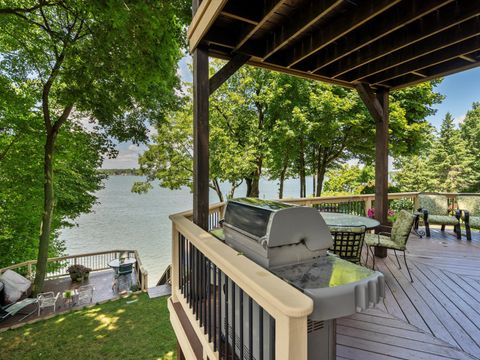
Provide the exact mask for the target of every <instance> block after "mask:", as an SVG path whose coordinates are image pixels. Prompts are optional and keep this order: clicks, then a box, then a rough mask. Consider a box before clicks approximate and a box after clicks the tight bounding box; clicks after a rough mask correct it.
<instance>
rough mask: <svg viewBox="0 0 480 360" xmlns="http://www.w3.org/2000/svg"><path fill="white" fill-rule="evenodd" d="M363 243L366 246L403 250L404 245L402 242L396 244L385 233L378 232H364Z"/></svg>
mask: <svg viewBox="0 0 480 360" xmlns="http://www.w3.org/2000/svg"><path fill="white" fill-rule="evenodd" d="M365 243H366V244H367V245H368V246H382V247H385V248H389V249H395V250H402V251H403V250H405V249H406V246H405V245H403V244H397V243H396V242H395V241H392V239H391V238H390V237H388V236H385V235H378V234H365Z"/></svg>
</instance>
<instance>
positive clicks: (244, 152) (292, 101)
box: [133, 61, 442, 199]
mask: <svg viewBox="0 0 480 360" xmlns="http://www.w3.org/2000/svg"><path fill="white" fill-rule="evenodd" d="M222 64H223V63H221V62H218V61H215V62H213V64H212V66H211V70H210V71H211V73H214V72H215V71H218V69H219V68H220V67H221V66H222ZM437 83H438V82H430V83H426V84H421V85H418V86H415V87H412V88H408V89H404V90H401V91H399V92H395V93H392V95H391V99H390V100H391V101H390V111H391V113H390V115H391V119H390V123H391V134H390V147H391V148H390V150H391V151H390V152H391V154H392V155H394V156H397V155H401V154H411V153H415V152H418V151H419V149H422V148H423V146H424V143H425V138H426V135H428V133H429V132H430V131H431V126H430V125H429V123H428V122H427V121H426V120H425V117H426V116H428V115H430V114H433V113H434V112H435V110H434V109H433V105H434V104H436V103H438V102H440V101H441V100H442V96H441V95H439V94H438V93H435V92H434V86H435V85H436V84H437ZM190 108H191V105H189V102H188V100H187V104H186V105H185V108H184V109H183V110H181V111H180V112H174V113H172V114H170V115H169V119H167V121H166V123H165V124H159V125H157V129H158V136H157V137H155V144H153V145H151V146H150V147H149V150H148V151H147V152H146V153H145V154H144V155H143V156H142V157H141V159H140V164H141V168H142V170H143V174H144V175H146V176H147V182H152V181H153V180H155V179H158V180H160V185H161V186H165V187H168V188H172V189H174V188H178V187H179V186H191V179H192V172H191V168H192V151H193V150H192V149H193V147H192V139H191V137H192V128H191V118H192V117H191V110H190ZM209 150H210V179H211V182H212V183H211V184H210V185H211V188H212V189H215V190H216V191H217V193H218V194H219V198H220V199H221V198H222V195H221V194H220V190H219V186H218V184H219V183H220V182H225V183H229V184H230V188H231V189H232V191H230V192H229V194H228V196H233V193H234V191H235V189H236V187H238V185H239V184H240V183H241V182H242V181H245V182H246V183H247V196H257V194H258V179H259V178H260V176H267V177H268V178H270V179H271V180H277V179H278V180H279V183H280V187H279V197H282V195H283V182H284V181H285V179H287V178H289V177H293V178H298V177H300V181H301V194H300V195H301V196H306V194H305V178H306V176H307V175H314V176H316V178H317V195H319V194H320V193H321V191H322V188H323V179H324V177H325V174H326V173H327V170H329V169H337V167H338V166H340V165H342V164H344V163H345V162H346V161H348V160H350V159H353V158H356V159H359V160H360V161H361V162H363V163H366V164H367V165H369V164H371V163H372V161H373V159H374V153H375V124H374V121H373V119H371V117H370V115H369V113H368V111H367V109H366V108H365V106H364V104H363V103H362V101H361V99H360V98H359V96H358V94H357V93H356V92H355V91H353V90H351V89H345V88H343V87H339V86H335V85H329V84H324V83H321V82H314V81H308V80H304V79H300V78H296V77H291V76H288V75H285V74H279V73H275V72H270V71H264V70H262V69H258V68H253V67H250V66H244V67H242V68H240V70H238V71H237V73H235V74H234V75H233V76H232V77H231V78H230V79H229V80H228V81H227V82H226V83H224V84H223V85H222V86H221V87H220V88H219V89H218V90H217V91H216V92H215V93H214V94H212V96H211V97H210V149H209ZM366 169H370V170H369V172H370V173H369V176H373V173H372V170H371V167H369V166H367V167H366ZM351 170H352V171H354V169H351ZM332 171H334V170H332ZM363 175H364V176H366V172H365V174H363ZM352 176H353V175H352ZM338 181H340V180H338ZM358 181H361V180H358ZM372 184H373V181H372V179H371V178H369V180H368V181H367V180H365V184H364V185H363V188H361V186H360V185H359V184H357V185H358V188H355V189H353V188H351V187H348V185H347V182H346V181H344V182H343V183H337V184H334V183H333V180H332V181H331V182H330V183H329V185H328V186H329V187H330V188H328V191H332V192H344V191H355V192H361V191H366V189H369V190H371V186H372ZM347 187H348V188H347ZM146 189H148V187H145V186H144V184H137V185H135V187H134V189H133V190H134V191H137V192H144V191H145V190H146ZM302 189H303V190H302Z"/></svg>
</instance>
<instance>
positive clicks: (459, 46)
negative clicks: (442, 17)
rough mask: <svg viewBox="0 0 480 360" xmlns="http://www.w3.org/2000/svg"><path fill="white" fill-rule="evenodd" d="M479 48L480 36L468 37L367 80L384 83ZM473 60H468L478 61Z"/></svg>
mask: <svg viewBox="0 0 480 360" xmlns="http://www.w3.org/2000/svg"><path fill="white" fill-rule="evenodd" d="M479 34H480V33H479ZM478 50H480V36H477V37H475V38H472V39H467V40H465V41H463V42H461V43H456V44H454V45H452V46H449V47H446V48H443V49H440V50H438V51H435V52H432V53H429V54H427V55H425V56H422V57H420V58H415V59H414V60H411V61H407V62H405V63H403V64H401V65H399V66H397V67H395V68H392V69H391V70H387V71H385V72H382V73H379V74H376V75H374V76H371V77H370V76H369V77H368V78H366V81H367V82H368V83H370V84H382V83H385V82H388V81H389V80H391V79H395V78H397V77H400V76H403V75H406V74H408V73H411V72H413V71H419V70H422V69H424V68H427V67H430V66H433V65H437V64H440V63H443V62H446V61H449V60H452V59H455V58H457V57H461V56H462V55H466V54H470V53H472V52H474V51H478ZM463 60H465V59H463ZM472 60H473V59H468V60H466V61H469V62H476V61H475V60H473V61H472Z"/></svg>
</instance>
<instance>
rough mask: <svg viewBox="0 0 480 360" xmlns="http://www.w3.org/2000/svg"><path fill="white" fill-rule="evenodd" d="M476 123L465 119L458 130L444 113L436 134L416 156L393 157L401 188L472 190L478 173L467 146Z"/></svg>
mask: <svg viewBox="0 0 480 360" xmlns="http://www.w3.org/2000/svg"><path fill="white" fill-rule="evenodd" d="M474 111H475V109H474V110H473V112H474ZM476 126H477V125H476V121H469V122H464V123H463V124H461V125H460V129H458V128H456V127H455V125H454V123H453V117H452V115H451V114H449V113H447V114H446V116H445V118H444V120H443V122H442V125H441V128H440V132H439V134H438V135H437V136H436V137H435V138H434V139H433V140H432V141H431V143H430V144H429V146H427V147H426V148H425V149H424V151H422V153H421V154H420V155H418V156H404V157H399V158H398V159H396V161H395V168H396V169H397V172H396V173H395V176H394V180H395V182H396V183H397V184H398V186H399V187H400V189H401V191H444V192H465V191H471V190H473V189H475V185H476V184H478V179H479V175H478V172H477V171H475V169H476V167H477V165H476V164H477V163H476V159H475V156H476V153H475V152H474V151H472V150H471V147H470V146H469V142H470V141H472V137H469V136H468V134H473V133H475V127H476ZM477 189H478V187H477Z"/></svg>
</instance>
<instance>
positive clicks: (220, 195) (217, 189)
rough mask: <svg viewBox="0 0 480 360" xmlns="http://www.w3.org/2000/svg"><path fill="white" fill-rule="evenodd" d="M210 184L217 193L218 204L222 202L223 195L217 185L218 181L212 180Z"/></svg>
mask: <svg viewBox="0 0 480 360" xmlns="http://www.w3.org/2000/svg"><path fill="white" fill-rule="evenodd" d="M212 183H213V189H214V190H215V192H216V193H217V196H218V200H219V201H220V202H223V193H222V190H221V189H220V184H219V183H218V179H213V180H212Z"/></svg>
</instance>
